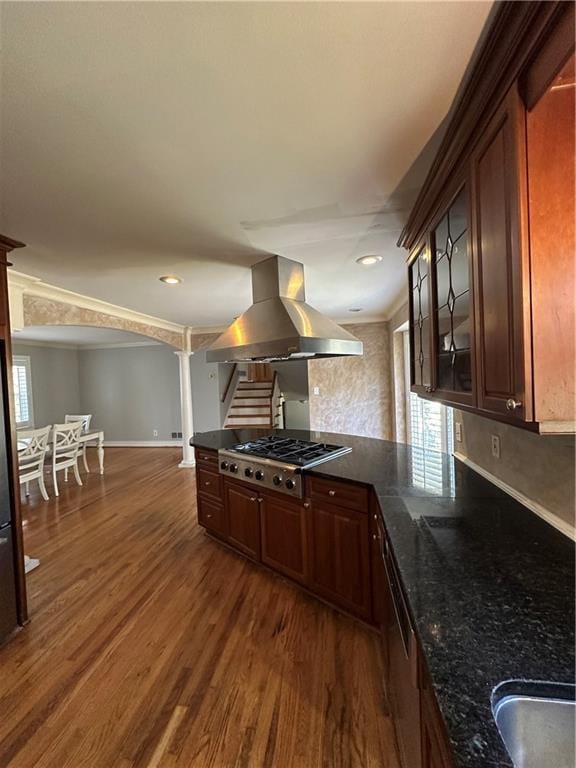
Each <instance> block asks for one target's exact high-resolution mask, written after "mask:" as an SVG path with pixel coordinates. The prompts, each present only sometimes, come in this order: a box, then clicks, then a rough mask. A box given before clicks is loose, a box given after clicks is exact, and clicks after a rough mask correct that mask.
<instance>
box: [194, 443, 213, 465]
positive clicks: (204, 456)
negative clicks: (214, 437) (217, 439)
mask: <svg viewBox="0 0 576 768" xmlns="http://www.w3.org/2000/svg"><path fill="white" fill-rule="evenodd" d="M194 455H195V456H196V463H197V464H206V465H208V466H211V467H213V468H214V469H218V453H217V451H210V450H208V449H206V448H194Z"/></svg>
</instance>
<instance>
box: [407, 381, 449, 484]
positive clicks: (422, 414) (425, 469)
mask: <svg viewBox="0 0 576 768" xmlns="http://www.w3.org/2000/svg"><path fill="white" fill-rule="evenodd" d="M408 405H409V413H410V442H411V443H412V445H414V446H416V447H417V448H422V449H423V451H422V453H420V452H419V451H415V452H414V454H413V455H412V480H413V482H414V484H415V485H418V486H420V487H421V488H426V489H427V490H430V491H440V490H442V488H445V487H446V485H447V484H449V486H450V487H453V485H454V478H453V466H452V464H450V466H449V468H448V473H449V476H448V477H445V476H444V475H445V474H446V472H447V470H446V466H445V465H444V464H443V461H442V457H441V455H440V452H444V453H449V454H450V453H452V452H453V450H454V437H453V424H452V409H451V408H447V407H446V406H444V405H442V404H441V403H435V402H432V401H430V400H423V399H422V398H420V397H418V395H415V394H414V393H413V392H410V394H409V403H408ZM436 451H438V453H436Z"/></svg>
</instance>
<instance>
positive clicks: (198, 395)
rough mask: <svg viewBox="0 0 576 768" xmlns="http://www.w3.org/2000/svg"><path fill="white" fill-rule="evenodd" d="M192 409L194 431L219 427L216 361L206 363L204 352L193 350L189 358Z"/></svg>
mask: <svg viewBox="0 0 576 768" xmlns="http://www.w3.org/2000/svg"><path fill="white" fill-rule="evenodd" d="M190 365H191V376H192V411H193V414H194V431H195V432H209V431H210V430H212V429H220V427H221V425H222V422H221V419H220V390H221V384H220V376H219V370H218V369H219V366H218V363H207V362H206V352H202V351H198V352H194V354H193V355H192V358H191V363H190Z"/></svg>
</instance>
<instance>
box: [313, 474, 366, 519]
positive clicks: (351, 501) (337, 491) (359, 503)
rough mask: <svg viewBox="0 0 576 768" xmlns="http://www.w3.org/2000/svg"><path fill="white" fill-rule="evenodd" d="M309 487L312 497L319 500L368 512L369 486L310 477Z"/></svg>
mask: <svg viewBox="0 0 576 768" xmlns="http://www.w3.org/2000/svg"><path fill="white" fill-rule="evenodd" d="M308 489H309V492H310V497H311V498H312V499H316V500H317V501H328V502H330V503H331V504H338V506H339V507H346V508H347V509H356V510H358V511H359V512H368V488H365V487H364V486H362V485H352V484H351V483H340V482H338V481H334V480H322V479H320V478H318V477H310V478H308Z"/></svg>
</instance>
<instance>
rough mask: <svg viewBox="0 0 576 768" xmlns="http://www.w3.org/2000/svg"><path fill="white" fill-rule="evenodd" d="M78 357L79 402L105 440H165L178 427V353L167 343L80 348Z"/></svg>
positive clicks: (178, 428)
mask: <svg viewBox="0 0 576 768" xmlns="http://www.w3.org/2000/svg"><path fill="white" fill-rule="evenodd" d="M79 360H80V397H81V402H82V407H83V409H84V412H85V413H92V414H94V417H93V424H94V426H97V427H100V428H102V429H103V430H104V432H105V436H106V440H107V441H108V440H110V441H122V440H170V439H171V433H172V432H178V431H179V430H180V389H179V378H178V359H177V357H176V355H174V353H173V351H172V350H171V349H170V348H168V347H166V346H163V345H162V346H149V347H123V348H117V349H82V350H80V352H79ZM154 430H158V437H154V434H153V433H154Z"/></svg>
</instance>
